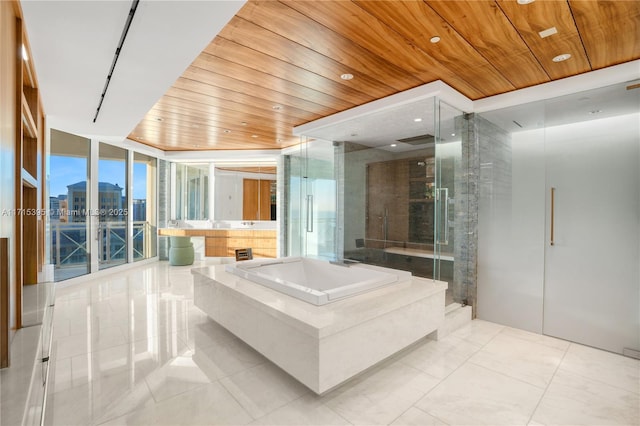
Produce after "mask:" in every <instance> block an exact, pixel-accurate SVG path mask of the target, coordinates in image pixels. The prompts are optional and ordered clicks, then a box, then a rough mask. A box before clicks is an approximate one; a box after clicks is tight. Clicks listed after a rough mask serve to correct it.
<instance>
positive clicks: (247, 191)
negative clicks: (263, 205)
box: [242, 179, 260, 220]
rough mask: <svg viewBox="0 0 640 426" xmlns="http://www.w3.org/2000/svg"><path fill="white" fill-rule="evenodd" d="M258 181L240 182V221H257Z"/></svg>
mask: <svg viewBox="0 0 640 426" xmlns="http://www.w3.org/2000/svg"><path fill="white" fill-rule="evenodd" d="M259 182H260V181H259V180H258V179H243V180H242V220H258V218H259V213H258V212H259V209H260V207H259V204H258V197H259V195H260V186H259Z"/></svg>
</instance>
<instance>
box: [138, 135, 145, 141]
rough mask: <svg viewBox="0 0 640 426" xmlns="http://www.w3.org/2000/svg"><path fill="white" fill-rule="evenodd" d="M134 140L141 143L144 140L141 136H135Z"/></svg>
mask: <svg viewBox="0 0 640 426" xmlns="http://www.w3.org/2000/svg"><path fill="white" fill-rule="evenodd" d="M136 139H138V140H139V141H143V140H144V138H143V137H142V136H136Z"/></svg>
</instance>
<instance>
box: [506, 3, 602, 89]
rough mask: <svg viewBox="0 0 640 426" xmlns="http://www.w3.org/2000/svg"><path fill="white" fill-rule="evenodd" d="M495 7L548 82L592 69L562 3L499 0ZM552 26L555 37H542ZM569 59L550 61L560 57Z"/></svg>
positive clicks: (569, 11) (570, 17)
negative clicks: (498, 7) (564, 56)
mask: <svg viewBox="0 0 640 426" xmlns="http://www.w3.org/2000/svg"><path fill="white" fill-rule="evenodd" d="M498 6H500V9H502V11H503V12H504V13H505V15H506V16H507V17H508V18H509V20H510V21H511V23H512V24H513V26H514V27H515V28H516V29H517V30H518V32H519V33H520V35H521V36H522V38H523V39H524V41H525V43H527V46H529V49H531V51H532V52H533V54H534V55H535V57H536V59H538V62H540V64H541V65H542V66H543V67H544V69H545V71H546V73H547V74H548V75H549V76H550V77H551V79H553V80H556V79H559V78H564V77H568V76H570V75H575V74H581V73H583V72H587V71H590V70H591V67H590V65H589V60H588V59H587V55H586V52H585V50H584V47H583V46H582V41H581V40H580V34H579V33H578V29H577V28H576V26H575V23H574V21H573V17H572V16H571V10H570V9H569V5H568V4H567V3H565V2H549V1H536V2H533V3H530V4H526V5H520V4H518V3H517V1H516V0H499V1H498ZM552 27H555V28H556V30H557V31H558V33H557V34H554V35H551V36H548V37H545V38H542V37H540V34H539V33H540V32H541V31H544V30H546V29H549V28H552ZM565 53H568V54H570V55H571V58H570V59H569V60H566V61H563V62H553V58H554V57H555V56H558V55H560V54H565Z"/></svg>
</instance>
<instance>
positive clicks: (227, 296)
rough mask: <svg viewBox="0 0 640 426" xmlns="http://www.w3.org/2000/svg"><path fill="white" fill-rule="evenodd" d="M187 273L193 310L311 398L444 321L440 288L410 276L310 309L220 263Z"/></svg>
mask: <svg viewBox="0 0 640 426" xmlns="http://www.w3.org/2000/svg"><path fill="white" fill-rule="evenodd" d="M336 267H339V268H343V267H341V266H336ZM345 269H347V268H345ZM192 274H193V275H194V302H195V305H196V306H197V307H199V308H200V309H202V310H203V311H204V312H205V313H206V314H207V315H209V317H211V318H212V319H213V320H215V321H216V322H218V323H219V324H221V325H222V326H224V327H225V328H227V329H228V330H229V331H231V332H232V333H233V334H235V335H236V336H237V337H239V338H240V339H241V340H243V341H244V342H246V343H247V344H249V345H251V346H252V347H253V348H255V349H256V350H257V351H259V352H260V353H262V354H263V355H264V356H266V357H267V358H268V359H270V360H271V361H272V362H273V363H275V364H276V365H278V366H279V367H280V368H282V369H283V370H285V371H286V372H287V373H289V374H290V375H291V376H293V377H295V378H296V379H297V380H299V381H300V382H301V383H303V384H304V385H306V386H307V387H308V388H309V389H311V390H313V391H314V392H315V393H317V394H321V393H324V392H326V391H328V390H330V389H332V388H334V387H336V386H338V385H339V384H341V383H343V382H344V381H346V380H348V379H350V378H352V377H353V376H355V375H356V374H358V373H360V372H362V371H364V370H366V369H367V368H369V367H371V366H373V365H374V364H376V363H378V362H380V361H382V360H384V359H386V358H388V357H389V356H391V355H393V354H395V353H397V352H398V351H400V350H402V349H403V348H406V347H407V346H409V345H411V344H412V343H414V342H416V341H417V340H419V339H421V338H423V337H425V336H427V335H429V334H431V333H432V332H434V331H436V330H437V329H438V328H439V327H440V326H441V325H442V323H443V321H444V305H445V304H444V298H445V291H446V288H447V284H446V283H443V282H440V281H434V280H428V279H424V278H418V277H411V276H409V277H407V278H406V279H403V280H401V281H398V282H397V283H394V284H392V285H386V286H383V287H380V288H378V289H375V290H372V291H369V292H366V293H363V294H358V295H356V296H353V297H349V298H344V299H341V300H337V301H335V302H333V303H328V304H326V305H322V306H316V305H313V304H311V303H308V302H305V301H302V300H298V299H296V298H293V297H291V296H288V295H286V294H283V293H281V292H278V291H275V290H273V289H270V288H267V287H265V286H264V285H261V284H257V283H254V282H251V281H249V280H247V279H244V278H241V277H238V276H236V275H233V274H231V273H229V272H227V271H226V270H225V266H224V265H217V266H210V267H206V268H194V269H193V270H192Z"/></svg>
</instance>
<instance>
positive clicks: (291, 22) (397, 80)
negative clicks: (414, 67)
mask: <svg viewBox="0 0 640 426" xmlns="http://www.w3.org/2000/svg"><path fill="white" fill-rule="evenodd" d="M238 16H240V17H242V18H244V19H246V20H248V21H250V22H253V23H255V24H256V25H259V26H261V27H263V28H266V29H268V30H270V31H273V32H275V33H277V34H280V35H282V36H283V37H286V38H287V39H289V40H291V41H294V42H296V43H298V44H299V45H301V46H304V47H307V48H308V49H311V50H313V51H316V52H318V53H320V54H322V55H324V56H326V57H328V58H332V59H333V60H335V61H336V62H338V63H340V64H343V65H344V66H346V67H348V68H350V69H352V70H356V71H355V72H352V74H354V75H356V76H358V75H359V74H360V73H366V74H368V75H371V76H373V77H374V78H376V79H378V80H380V81H383V82H384V83H385V84H386V85H388V86H391V87H393V88H394V89H396V90H397V91H403V90H407V89H410V88H413V87H415V86H419V85H421V84H422V83H423V81H422V80H420V79H419V78H417V77H415V76H413V75H412V74H411V73H408V72H407V71H405V70H403V69H402V68H400V67H399V66H397V65H396V64H394V63H392V62H390V61H387V60H385V59H383V58H381V57H380V56H377V55H373V54H372V53H371V52H370V51H368V50H366V49H364V48H363V47H360V46H359V45H358V44H356V43H354V42H353V41H351V40H350V39H348V38H346V37H343V36H341V35H340V34H337V33H336V32H334V31H331V30H330V29H329V28H327V27H325V26H324V25H321V24H319V23H318V22H316V21H314V20H313V19H309V18H308V17H306V16H305V15H302V14H301V13H299V12H297V11H296V10H294V9H292V8H290V7H288V6H287V5H286V3H282V2H278V1H251V2H247V3H246V4H245V5H244V6H243V7H242V9H240V11H239V12H238Z"/></svg>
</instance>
